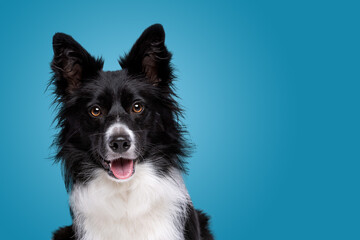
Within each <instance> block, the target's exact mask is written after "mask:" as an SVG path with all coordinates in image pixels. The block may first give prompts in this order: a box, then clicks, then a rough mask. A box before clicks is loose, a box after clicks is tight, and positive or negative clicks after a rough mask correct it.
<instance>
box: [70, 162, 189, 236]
mask: <svg viewBox="0 0 360 240" xmlns="http://www.w3.org/2000/svg"><path fill="white" fill-rule="evenodd" d="M188 204H191V202H190V198H189V195H188V192H187V190H186V187H185V185H184V182H183V179H182V176H181V173H180V171H179V170H176V169H172V170H171V171H170V172H169V174H168V175H166V176H159V175H158V174H156V172H155V169H154V167H153V166H152V165H151V164H149V163H141V164H138V165H137V167H136V173H135V175H134V176H133V177H132V179H129V181H127V182H115V181H113V180H112V179H110V177H109V176H108V174H107V173H106V172H105V171H103V170H98V171H97V172H96V174H95V177H94V178H93V179H92V180H91V181H89V182H87V183H86V184H76V185H75V186H74V187H73V190H72V192H71V196H70V205H71V208H72V211H73V213H74V226H75V229H76V235H77V237H78V239H81V240H101V239H104V240H105V239H107V240H112V239H132V240H136V239H139V240H140V239H141V240H144V239H149V240H150V239H159V240H161V239H164V240H165V239H166V240H169V239H171V240H172V239H174V240H175V239H176V240H182V239H184V236H183V230H184V224H185V223H184V221H185V217H186V214H187V206H188Z"/></svg>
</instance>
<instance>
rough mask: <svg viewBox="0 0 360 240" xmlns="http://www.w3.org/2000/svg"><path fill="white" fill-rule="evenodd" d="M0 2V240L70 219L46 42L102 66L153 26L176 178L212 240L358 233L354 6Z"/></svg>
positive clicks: (44, 231)
mask: <svg viewBox="0 0 360 240" xmlns="http://www.w3.org/2000/svg"><path fill="white" fill-rule="evenodd" d="M129 2H130V1H126V2H125V1H124V2H121V1H112V2H111V1H109V2H106V3H105V1H104V2H103V3H101V4H100V3H98V4H95V3H92V2H90V1H68V0H66V1H52V2H50V1H46V2H45V1H44V2H38V1H26V2H25V1H11V3H10V2H5V1H1V3H0V9H1V10H0V28H1V32H0V34H1V39H0V43H1V44H0V52H1V58H0V61H1V64H0V68H1V69H0V102H1V106H0V109H1V111H0V113H1V118H0V123H1V124H0V128H1V134H0V147H1V174H0V186H1V199H0V201H1V204H0V211H1V212H0V216H1V223H0V235H1V236H2V237H1V238H2V239H24V238H26V239H50V234H51V232H52V231H53V230H55V229H56V228H57V227H59V226H60V225H65V224H70V222H71V219H70V215H69V211H68V204H67V194H66V191H65V188H64V184H63V182H62V177H61V173H60V167H59V166H58V165H53V164H52V160H51V159H50V158H49V156H51V155H52V154H53V153H54V150H53V149H50V148H49V146H50V144H51V141H52V139H53V135H54V134H55V133H56V130H55V129H54V127H51V123H52V120H53V118H54V116H55V115H54V113H53V109H51V108H50V102H51V100H52V97H51V96H50V93H49V92H45V93H44V91H45V88H46V84H47V82H48V80H49V78H50V68H49V63H50V61H51V58H52V47H51V39H52V35H53V34H54V33H55V32H58V31H61V32H65V33H68V34H71V35H72V36H73V37H74V38H75V39H76V40H78V41H79V42H80V43H81V44H82V45H83V46H84V47H85V48H86V49H87V50H88V51H89V52H90V53H92V54H93V55H95V56H103V57H104V58H105V68H104V69H106V70H116V69H119V66H118V64H117V61H116V60H117V59H118V57H119V56H120V55H122V54H123V53H124V52H127V51H128V50H129V49H130V48H131V46H132V44H133V43H134V41H135V40H136V39H137V37H138V36H139V35H140V34H141V32H142V31H143V30H144V29H145V28H146V27H147V26H149V25H151V24H153V23H157V22H159V23H162V24H163V25H164V27H165V30H166V33H167V39H166V43H167V46H168V48H169V49H170V50H171V51H172V52H173V53H174V61H173V63H174V64H175V65H176V67H177V72H176V74H177V75H178V82H177V84H176V85H177V87H178V94H179V95H180V96H181V98H182V99H181V100H180V101H181V104H182V105H183V106H184V108H185V109H186V119H185V123H186V124H187V126H188V130H189V132H190V138H191V140H192V141H193V142H194V143H195V144H196V145H197V148H196V152H195V153H194V155H193V157H192V158H190V159H189V168H190V172H189V175H188V176H187V177H186V182H187V186H188V189H189V192H190V194H191V196H192V199H193V202H194V204H195V206H197V207H199V208H202V209H205V210H206V212H207V213H209V214H210V215H211V216H212V221H211V222H212V223H211V225H212V226H211V227H212V229H213V231H214V233H215V235H216V237H217V239H277V240H279V239H360V231H359V226H360V193H359V191H360V189H359V185H360V174H359V170H360V163H359V161H360V151H359V149H360V148H359V147H360V139H359V138H360V137H359V136H360V131H359V130H360V129H359V123H360V114H359V103H360V99H359V90H360V82H359V81H360V74H359V66H360V65H359V64H360V48H359V44H360V31H359V24H360V17H359V16H360V14H359V9H360V8H359V7H360V6H359V4H358V3H356V1H353V2H350V1H291V2H290V1H217V2H214V1H196V3H195V2H193V1H178V2H176V3H175V2H172V1H156V2H155V1H149V2H135V1H131V3H129Z"/></svg>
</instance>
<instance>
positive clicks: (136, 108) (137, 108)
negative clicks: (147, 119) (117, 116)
mask: <svg viewBox="0 0 360 240" xmlns="http://www.w3.org/2000/svg"><path fill="white" fill-rule="evenodd" d="M143 110H144V106H143V105H142V104H141V103H134V105H133V106H132V111H133V112H134V113H141V112H142V111H143Z"/></svg>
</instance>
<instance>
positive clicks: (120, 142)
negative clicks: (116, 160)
mask: <svg viewBox="0 0 360 240" xmlns="http://www.w3.org/2000/svg"><path fill="white" fill-rule="evenodd" d="M130 146H131V141H130V138H129V136H127V135H123V136H116V137H113V138H112V139H111V140H110V142H109V147H110V148H111V149H112V150H113V151H114V152H117V153H123V152H126V151H127V150H128V149H129V148H130Z"/></svg>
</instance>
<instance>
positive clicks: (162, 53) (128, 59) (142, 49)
mask: <svg viewBox="0 0 360 240" xmlns="http://www.w3.org/2000/svg"><path fill="white" fill-rule="evenodd" d="M171 56H172V55H171V53H170V52H169V51H168V50H167V48H166V46H165V31H164V28H163V26H162V25H161V24H154V25H152V26H150V27H148V28H147V29H146V30H145V31H144V32H143V33H142V34H141V36H140V37H139V39H138V40H137V41H136V42H135V44H134V46H133V47H132V48H131V50H130V52H129V53H128V54H126V55H125V56H124V57H121V58H120V60H119V63H120V65H121V67H122V68H123V69H127V70H128V72H129V73H130V74H134V75H138V74H144V75H145V76H146V78H147V80H148V81H149V82H150V83H152V84H153V85H159V86H166V85H168V84H169V83H170V82H171V80H172V78H173V75H172V67H171V64H170V60H171Z"/></svg>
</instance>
